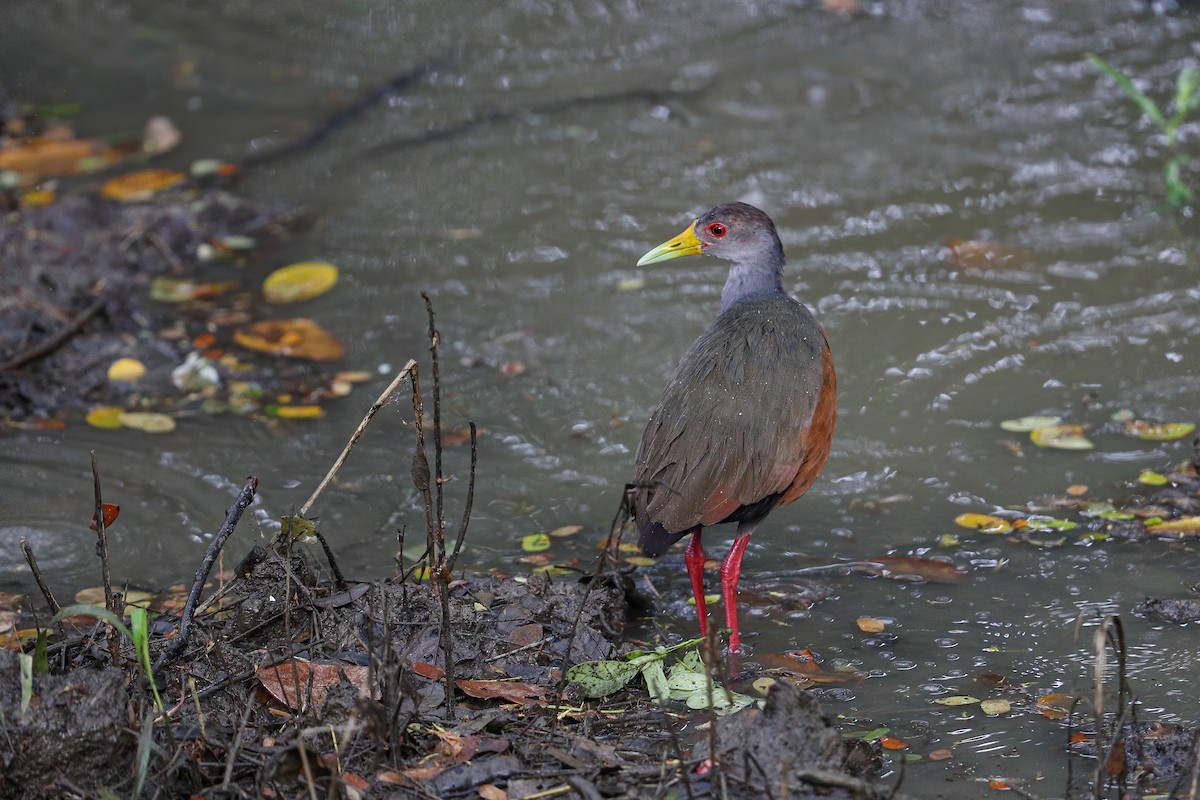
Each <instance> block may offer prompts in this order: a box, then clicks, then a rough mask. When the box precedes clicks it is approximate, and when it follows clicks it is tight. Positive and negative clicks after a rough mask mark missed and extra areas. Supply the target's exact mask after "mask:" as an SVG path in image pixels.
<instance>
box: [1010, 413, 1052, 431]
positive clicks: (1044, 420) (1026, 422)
mask: <svg viewBox="0 0 1200 800" xmlns="http://www.w3.org/2000/svg"><path fill="white" fill-rule="evenodd" d="M1060 422H1062V418H1061V417H1021V418H1019V419H1006V420H1004V421H1003V422H1001V423H1000V429H1001V430H1006V431H1008V432H1010V433H1029V432H1031V431H1036V430H1037V429H1038V428H1046V427H1049V426H1050V425H1057V424H1058V423H1060Z"/></svg>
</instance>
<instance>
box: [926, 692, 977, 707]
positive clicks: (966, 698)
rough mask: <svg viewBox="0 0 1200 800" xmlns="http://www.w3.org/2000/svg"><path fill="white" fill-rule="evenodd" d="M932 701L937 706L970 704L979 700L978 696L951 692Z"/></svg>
mask: <svg viewBox="0 0 1200 800" xmlns="http://www.w3.org/2000/svg"><path fill="white" fill-rule="evenodd" d="M933 702H935V703H937V704H938V705H939V706H972V705H975V704H976V703H978V702H979V698H978V697H971V695H969V694H952V695H950V696H949V697H939V698H938V699H937V700H934V701H933Z"/></svg>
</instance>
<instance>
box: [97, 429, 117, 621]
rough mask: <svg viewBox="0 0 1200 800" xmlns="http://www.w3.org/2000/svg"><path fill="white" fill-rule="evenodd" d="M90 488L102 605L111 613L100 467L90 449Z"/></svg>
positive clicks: (110, 579) (110, 589) (110, 584)
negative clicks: (93, 500)
mask: <svg viewBox="0 0 1200 800" xmlns="http://www.w3.org/2000/svg"><path fill="white" fill-rule="evenodd" d="M91 454H92V489H93V494H94V495H95V500H96V514H95V520H96V555H98V556H100V574H101V577H102V579H103V581H104V607H105V608H106V609H108V610H109V611H111V612H112V613H114V614H115V613H117V612H116V611H115V610H114V608H113V591H112V573H111V571H110V569H109V564H108V534H107V533H106V532H105V529H104V503H103V502H102V500H101V498H100V467H99V466H97V464H96V451H95V450H92V451H91Z"/></svg>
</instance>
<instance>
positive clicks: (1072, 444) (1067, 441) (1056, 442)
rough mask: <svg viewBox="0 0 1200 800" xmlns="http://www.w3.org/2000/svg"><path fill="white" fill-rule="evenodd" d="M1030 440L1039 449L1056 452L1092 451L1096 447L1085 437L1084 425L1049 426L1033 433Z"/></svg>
mask: <svg viewBox="0 0 1200 800" xmlns="http://www.w3.org/2000/svg"><path fill="white" fill-rule="evenodd" d="M1029 438H1030V440H1032V441H1033V443H1034V444H1036V445H1037V446H1038V447H1052V448H1054V449H1056V450H1091V449H1092V448H1093V447H1095V445H1094V444H1092V443H1091V441H1090V440H1089V439H1088V438H1087V437H1085V436H1084V435H1083V426H1082V425H1047V426H1045V427H1042V428H1038V429H1037V430H1034V431H1031V432H1030V434H1029Z"/></svg>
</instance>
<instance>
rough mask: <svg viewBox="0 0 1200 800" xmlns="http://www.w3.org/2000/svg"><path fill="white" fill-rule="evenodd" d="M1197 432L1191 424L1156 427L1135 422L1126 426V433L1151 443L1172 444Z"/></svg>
mask: <svg viewBox="0 0 1200 800" xmlns="http://www.w3.org/2000/svg"><path fill="white" fill-rule="evenodd" d="M1194 430H1196V426H1195V424H1193V423H1191V422H1164V423H1162V424H1161V425H1156V424H1154V423H1150V422H1142V421H1140V420H1134V421H1132V422H1128V423H1126V424H1125V432H1126V433H1128V434H1130V435H1131V436H1136V437H1137V438H1139V439H1144V440H1146V441H1149V442H1170V441H1174V440H1175V439H1182V438H1183V437H1184V436H1187V435H1188V434H1189V433H1191V432H1192V431H1194Z"/></svg>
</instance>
